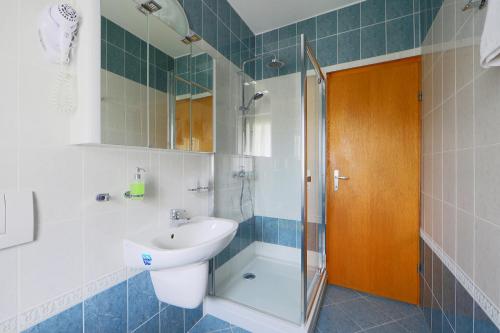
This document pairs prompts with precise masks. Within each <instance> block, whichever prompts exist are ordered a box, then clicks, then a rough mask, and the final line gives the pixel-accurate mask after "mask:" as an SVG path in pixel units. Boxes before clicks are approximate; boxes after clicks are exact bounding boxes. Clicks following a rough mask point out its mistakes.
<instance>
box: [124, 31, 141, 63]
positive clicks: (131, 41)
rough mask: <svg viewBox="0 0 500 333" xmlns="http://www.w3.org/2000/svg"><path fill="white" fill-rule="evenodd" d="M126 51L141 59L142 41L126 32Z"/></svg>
mask: <svg viewBox="0 0 500 333" xmlns="http://www.w3.org/2000/svg"><path fill="white" fill-rule="evenodd" d="M125 51H127V52H128V53H130V54H132V55H134V56H136V57H138V58H140V57H141V39H140V38H139V37H137V36H135V35H133V34H131V33H130V32H128V31H125Z"/></svg>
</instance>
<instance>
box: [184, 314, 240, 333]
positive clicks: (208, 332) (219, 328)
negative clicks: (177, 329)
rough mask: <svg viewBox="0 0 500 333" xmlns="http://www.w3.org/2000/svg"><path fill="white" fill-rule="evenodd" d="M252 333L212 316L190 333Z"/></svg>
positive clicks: (202, 321) (198, 324)
mask: <svg viewBox="0 0 500 333" xmlns="http://www.w3.org/2000/svg"><path fill="white" fill-rule="evenodd" d="M212 332H217V333H250V332H248V331H246V330H244V329H242V328H239V327H237V326H234V325H231V324H230V323H228V322H225V321H223V320H220V319H219V318H216V317H213V316H211V315H206V316H205V317H203V318H202V319H201V320H200V321H199V322H198V323H197V324H196V325H194V327H193V328H192V329H190V330H189V333H212Z"/></svg>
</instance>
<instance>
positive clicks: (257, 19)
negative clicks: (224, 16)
mask: <svg viewBox="0 0 500 333" xmlns="http://www.w3.org/2000/svg"><path fill="white" fill-rule="evenodd" d="M361 1H364V0H229V3H230V4H231V6H233V8H234V10H236V12H238V14H240V16H241V18H242V19H243V20H245V22H246V23H247V24H248V26H249V27H250V29H252V31H253V32H254V33H255V34H256V35H257V34H260V33H262V32H266V31H270V30H274V29H276V28H280V27H283V26H286V25H288V24H290V23H294V22H298V21H302V20H304V19H307V18H310V17H314V16H317V15H319V14H323V13H326V12H329V11H332V10H334V9H337V8H341V7H346V6H348V5H351V4H354V3H358V2H361Z"/></svg>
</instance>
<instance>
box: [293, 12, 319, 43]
mask: <svg viewBox="0 0 500 333" xmlns="http://www.w3.org/2000/svg"><path fill="white" fill-rule="evenodd" d="M301 34H304V35H306V39H307V40H309V41H312V40H315V39H316V17H312V18H310V19H307V20H304V21H300V22H299V23H297V35H301Z"/></svg>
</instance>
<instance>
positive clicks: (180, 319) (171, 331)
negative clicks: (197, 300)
mask: <svg viewBox="0 0 500 333" xmlns="http://www.w3.org/2000/svg"><path fill="white" fill-rule="evenodd" d="M160 330H161V332H168V333H184V332H185V330H184V310H183V309H182V308H179V307H176V306H173V305H167V306H166V307H165V308H164V309H163V310H162V311H161V313H160Z"/></svg>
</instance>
